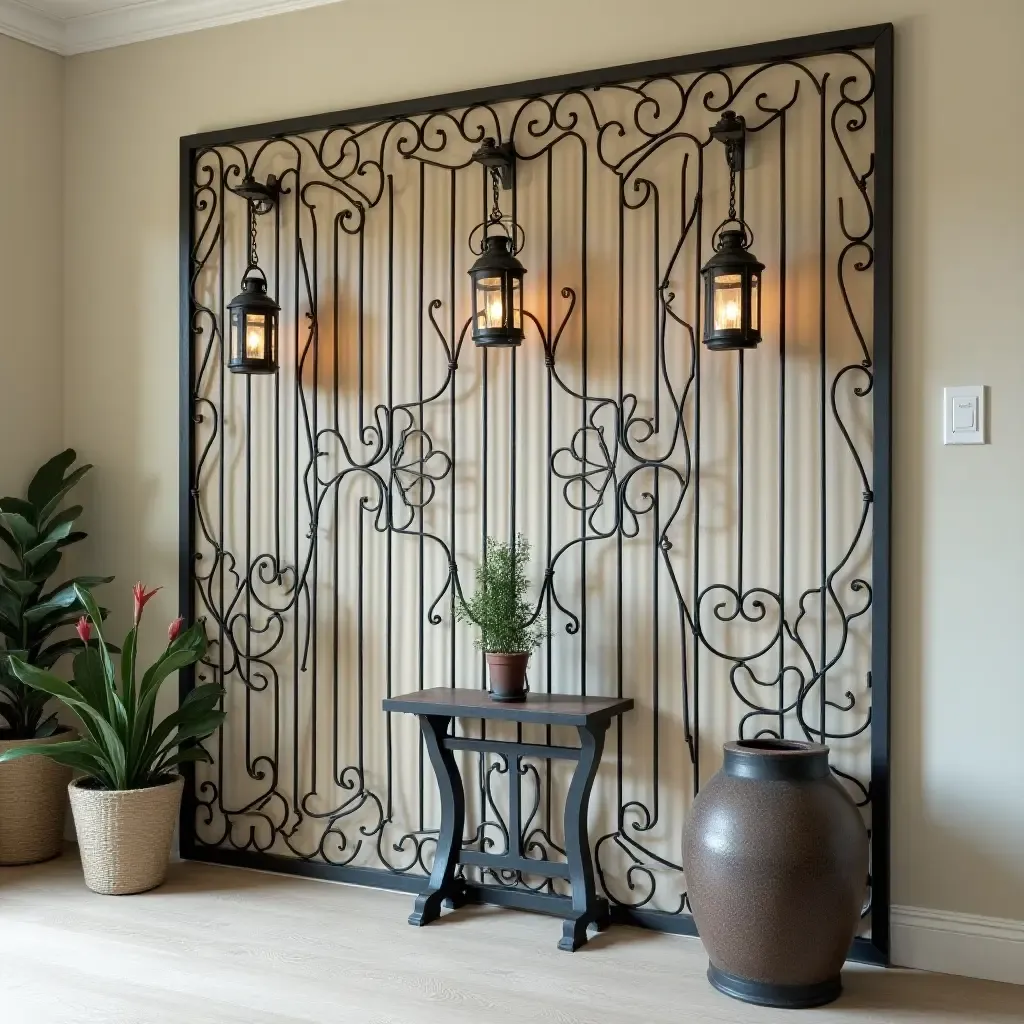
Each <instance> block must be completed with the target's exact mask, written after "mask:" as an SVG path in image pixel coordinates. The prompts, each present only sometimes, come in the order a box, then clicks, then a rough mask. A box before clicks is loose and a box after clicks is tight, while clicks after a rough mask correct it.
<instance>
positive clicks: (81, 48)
mask: <svg viewBox="0 0 1024 1024" xmlns="http://www.w3.org/2000/svg"><path fill="white" fill-rule="evenodd" d="M339 2H342V0H139V2H136V3H132V4H130V5H129V6H127V7H121V8H118V9H114V10H109V11H101V12H99V13H97V14H84V15H79V16H77V17H72V18H55V17H52V16H50V15H47V14H44V13H43V12H41V11H39V10H36V9H35V8H33V7H29V6H27V5H26V4H24V3H21V2H20V0H0V33H3V34H5V35H9V36H13V37H14V38H15V39H21V40H22V41H24V42H26V43H32V44H33V45H35V46H41V47H43V48H44V49H46V50H52V51H53V52H54V53H59V54H62V55H63V56H65V57H70V56H73V55H74V54H77V53H88V52H90V51H92V50H105V49H108V48H109V47H112V46H123V45H125V44H126V43H139V42H142V41H143V40H146V39H158V38H160V37H161V36H172V35H179V34H180V33H183V32H197V31H199V30H201V29H204V28H215V27H216V26H218V25H230V24H233V23H235V22H240V21H249V20H250V19H252V18H266V17H270V16H271V15H274V14H287V13H289V12H291V11H301V10H304V9H305V8H307V7H322V6H324V5H326V4H331V3H339Z"/></svg>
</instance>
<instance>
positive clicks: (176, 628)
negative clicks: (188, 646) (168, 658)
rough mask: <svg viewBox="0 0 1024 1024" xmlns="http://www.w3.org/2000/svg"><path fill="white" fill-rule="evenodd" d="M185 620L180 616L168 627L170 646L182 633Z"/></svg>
mask: <svg viewBox="0 0 1024 1024" xmlns="http://www.w3.org/2000/svg"><path fill="white" fill-rule="evenodd" d="M184 622H185V620H184V619H183V618H182V617H181V616H180V615H179V616H178V617H177V618H176V619H175V620H174V621H173V622H172V623H171V624H170V625H169V626H168V627H167V643H168V645H170V644H173V643H174V641H175V640H177V639H178V634H180V633H181V627H182V625H183V624H184Z"/></svg>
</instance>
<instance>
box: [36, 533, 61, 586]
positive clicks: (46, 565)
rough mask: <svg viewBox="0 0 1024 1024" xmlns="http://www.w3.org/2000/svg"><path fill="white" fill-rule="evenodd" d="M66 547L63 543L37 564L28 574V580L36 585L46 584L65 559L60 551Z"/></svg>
mask: <svg viewBox="0 0 1024 1024" xmlns="http://www.w3.org/2000/svg"><path fill="white" fill-rule="evenodd" d="M62 547H64V543H63V542H61V543H59V544H58V545H57V547H56V548H54V550H53V551H51V552H50V553H49V554H48V555H47V556H46V557H45V558H43V559H41V560H40V561H38V562H36V564H35V565H34V566H32V568H31V569H30V570H29V572H28V574H27V575H28V578H29V579H30V580H32V581H33V582H35V583H40V584H42V583H45V582H46V581H47V580H48V579H49V578H50V577H51V576H52V575H53V574H54V573H55V572H56V571H57V570H58V569H59V568H60V560H61V558H62V557H63V556H62V555H61V553H60V549H61V548H62Z"/></svg>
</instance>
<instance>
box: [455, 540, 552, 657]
mask: <svg viewBox="0 0 1024 1024" xmlns="http://www.w3.org/2000/svg"><path fill="white" fill-rule="evenodd" d="M529 565H530V542H529V541H528V540H527V539H526V537H524V536H523V535H522V534H519V535H518V536H517V537H516V540H515V544H507V543H505V542H503V541H499V540H495V539H494V538H493V537H488V538H487V550H486V557H485V558H484V560H483V561H482V562H481V563H480V564H479V565H478V566H477V569H476V591H475V592H474V594H473V596H472V597H470V598H468V599H463V600H460V601H459V602H458V603H457V604H456V607H455V615H456V617H457V618H458V619H459V621H460V622H470V623H472V624H473V625H475V626H476V627H477V628H478V629H479V630H480V633H479V636H478V637H477V640H476V645H477V647H479V648H480V650H482V651H485V652H487V653H489V654H529V653H530V652H531V651H533V650H534V648H536V647H539V646H540V645H541V644H542V643H543V642H544V639H545V637H546V636H547V635H548V634H547V630H546V629H545V627H544V623H543V621H542V620H540V619H539V618H537V615H536V613H535V611H534V610H533V608H532V607H531V606H530V602H529V601H528V600H527V595H528V593H529V590H530V581H529V580H528V579H527V576H526V570H527V568H528V567H529Z"/></svg>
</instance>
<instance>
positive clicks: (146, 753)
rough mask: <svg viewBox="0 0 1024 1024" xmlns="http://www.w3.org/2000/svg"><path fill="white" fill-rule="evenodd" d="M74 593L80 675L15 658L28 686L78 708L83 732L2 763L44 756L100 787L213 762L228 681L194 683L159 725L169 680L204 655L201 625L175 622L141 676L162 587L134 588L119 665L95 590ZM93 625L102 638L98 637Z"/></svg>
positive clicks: (135, 785) (134, 784)
mask: <svg viewBox="0 0 1024 1024" xmlns="http://www.w3.org/2000/svg"><path fill="white" fill-rule="evenodd" d="M75 592H76V595H77V599H78V601H79V602H80V603H81V605H82V606H83V607H84V608H85V610H86V615H87V616H88V618H86V617H85V616H83V617H82V618H81V619H80V620H79V622H78V626H77V628H78V635H79V639H80V641H81V649H80V650H79V653H78V655H77V656H76V657H75V660H74V681H73V682H70V683H67V682H64V681H63V680H62V679H58V678H57V677H56V676H55V675H53V674H52V673H50V672H46V671H44V670H43V669H40V668H37V667H35V666H33V665H30V664H28V662H26V661H23V660H22V659H21V658H18V657H12V658H11V659H10V661H11V667H12V670H13V672H14V674H15V675H16V676H17V678H18V679H19V680H20V681H21V682H22V684H23V685H25V686H26V687H29V688H30V689H32V690H34V691H35V692H37V693H40V694H43V695H45V696H46V697H47V698H49V697H54V698H56V699H57V700H58V701H59V702H60V703H62V704H64V705H65V706H66V707H68V708H70V709H71V710H72V711H74V712H75V713H76V714H77V715H78V717H79V718H80V719H81V720H82V724H83V726H84V735H83V736H82V737H81V738H80V739H76V740H69V741H67V742H65V743H53V744H49V745H32V744H28V745H26V746H24V747H15V748H12V749H10V750H8V751H6V752H5V753H3V754H0V763H3V762H4V761H13V760H15V759H16V758H18V757H28V756H31V755H32V754H42V755H44V756H46V757H49V758H50V759H51V760H54V761H56V762H57V763H58V764H63V765H69V766H70V767H72V768H74V769H76V770H77V771H80V772H83V773H84V774H85V776H86V777H87V778H89V779H91V780H92V785H93V786H94V787H95V788H97V789H108V790H125V789H145V788H147V787H150V786H157V785H160V784H162V783H164V782H167V781H168V780H169V779H170V777H171V774H172V769H173V768H175V767H177V766H178V765H181V764H184V763H186V762H190V761H191V762H195V761H206V762H209V761H211V760H212V759H211V757H210V755H209V754H208V753H207V752H206V750H205V749H203V746H202V740H204V739H206V737H207V736H209V735H211V734H212V733H213V732H215V731H216V730H217V729H218V728H219V727H220V725H221V723H222V722H223V721H224V712H223V711H222V710H220V709H219V705H220V702H221V698H222V697H223V694H224V690H223V688H222V687H220V686H219V685H217V684H216V683H206V684H204V685H200V686H197V687H195V688H194V689H193V690H190V691H189V693H188V695H187V696H186V697H185V698H184V700H183V701H182V702H181V704H180V706H179V707H178V708H177V709H176V710H175V711H172V712H171V714H169V715H168V716H167V717H166V718H164V719H162V720H161V721H159V722H155V723H154V711H155V706H156V699H157V694H158V693H159V691H160V687H161V685H162V684H163V682H164V681H165V680H166V679H167V677H168V676H170V675H171V674H172V673H174V672H177V671H178V670H180V669H183V668H186V667H188V666H189V665H194V664H195V663H196V662H197V661H199V660H200V659H201V658H202V657H203V656H204V654H205V653H206V633H205V631H204V629H203V626H202V624H201V623H196V624H195V625H193V626H192V627H191V628H189V629H187V630H185V631H184V632H182V620H181V619H180V618H179V619H176V620H175V621H174V622H172V623H171V625H170V628H169V629H168V631H167V639H168V643H167V647H166V648H165V650H164V652H163V653H162V654H161V655H160V657H159V658H157V660H156V661H155V662H154V663H153V664H152V665H151V666H150V667H149V668H148V669H146V671H145V673H144V674H143V675H142V678H141V680H140V679H138V677H137V674H136V665H135V661H136V645H137V642H138V634H139V624H140V622H141V619H142V610H143V608H144V607H145V605H146V602H147V601H149V599H150V598H151V597H152V596H153V594H155V593H156V591H155V590H153V591H146V589H145V588H144V587H143V586H142V584H141V583H139V584H136V586H135V619H134V625H133V626H132V628H131V630H130V631H129V633H128V636H127V638H126V639H125V641H124V647H123V649H122V652H121V659H120V666H119V668H118V669H115V666H114V662H113V660H112V659H111V657H110V647H109V646H108V645H107V643H106V641H105V639H104V637H103V632H102V615H101V614H100V609H99V608H98V607H97V606H96V602H95V601H94V600H93V597H92V594H91V593H89V591H88V590H85V589H84V588H82V587H79V586H77V585H76V586H75ZM93 631H95V634H96V643H92V632H93Z"/></svg>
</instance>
